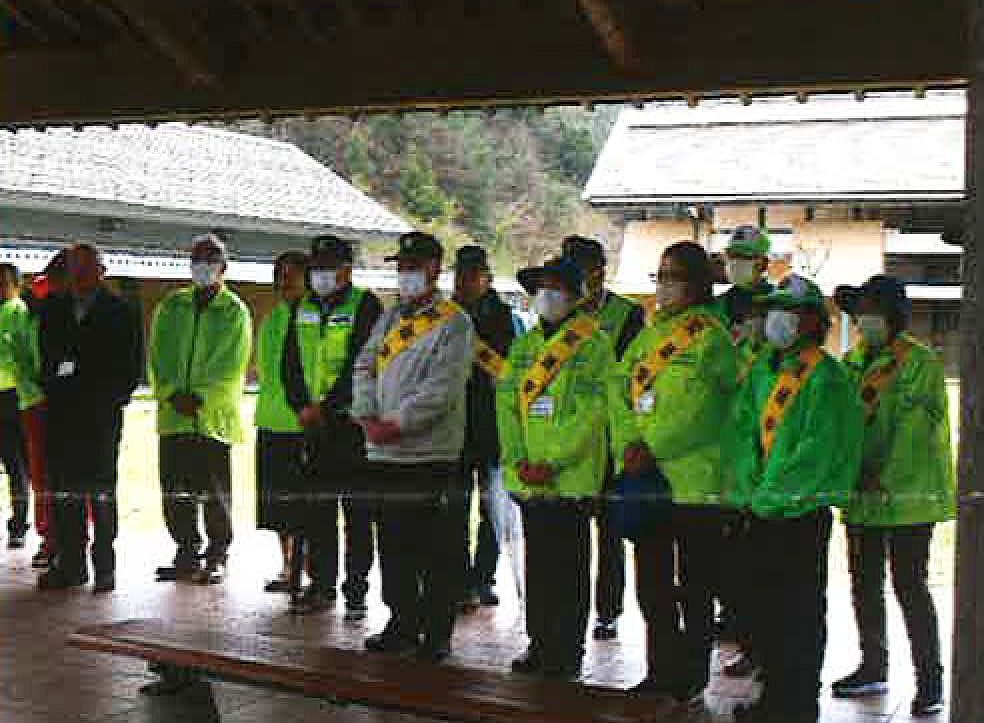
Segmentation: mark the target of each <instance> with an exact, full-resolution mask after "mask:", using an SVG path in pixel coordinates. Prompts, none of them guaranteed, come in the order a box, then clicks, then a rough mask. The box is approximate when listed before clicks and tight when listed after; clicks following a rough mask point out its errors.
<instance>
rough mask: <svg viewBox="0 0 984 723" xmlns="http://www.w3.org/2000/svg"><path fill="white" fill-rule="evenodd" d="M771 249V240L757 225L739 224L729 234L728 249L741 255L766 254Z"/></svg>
mask: <svg viewBox="0 0 984 723" xmlns="http://www.w3.org/2000/svg"><path fill="white" fill-rule="evenodd" d="M771 249H772V240H771V239H770V238H769V234H767V233H766V232H765V231H763V230H762V229H760V228H758V227H757V226H751V225H747V226H739V227H738V228H736V229H735V231H734V233H733V234H731V240H729V241H728V249H727V250H728V251H730V252H732V253H736V254H741V255H742V256H766V255H767V254H768V253H769V251H770V250H771Z"/></svg>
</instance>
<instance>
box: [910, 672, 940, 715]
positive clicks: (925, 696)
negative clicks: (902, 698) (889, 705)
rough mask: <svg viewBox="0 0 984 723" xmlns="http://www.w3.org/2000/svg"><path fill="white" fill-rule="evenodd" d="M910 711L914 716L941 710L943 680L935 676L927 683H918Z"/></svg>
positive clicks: (936, 712)
mask: <svg viewBox="0 0 984 723" xmlns="http://www.w3.org/2000/svg"><path fill="white" fill-rule="evenodd" d="M909 710H910V713H911V714H912V715H913V716H915V717H923V716H930V715H936V714H938V713H942V712H943V680H942V678H937V679H935V680H932V681H929V682H928V683H919V685H918V686H917V687H916V697H915V698H913V699H912V706H911V707H910V709H909Z"/></svg>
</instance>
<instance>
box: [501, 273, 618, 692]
mask: <svg viewBox="0 0 984 723" xmlns="http://www.w3.org/2000/svg"><path fill="white" fill-rule="evenodd" d="M518 279H519V283H520V284H521V285H522V287H523V288H524V289H525V290H526V292H527V293H528V294H530V295H531V296H532V297H533V307H534V308H535V310H536V312H537V314H538V315H539V318H540V321H539V323H538V324H537V326H536V327H535V328H534V329H533V330H532V331H530V332H528V333H526V334H524V335H523V336H520V337H519V338H518V339H516V341H514V342H513V345H512V347H510V349H509V357H508V360H507V365H508V366H507V371H506V373H505V374H504V375H503V376H502V378H501V379H500V380H499V384H498V385H497V388H496V419H497V422H498V428H499V440H500V444H501V458H500V460H501V464H502V468H503V472H504V475H505V487H506V489H507V490H508V491H509V492H511V493H512V494H513V495H514V497H515V498H516V499H517V500H518V501H519V503H520V506H521V508H522V516H523V528H524V534H525V537H526V633H527V635H528V636H529V639H530V642H529V647H528V648H527V650H526V652H525V654H524V655H522V656H521V657H519V658H517V659H516V660H514V661H513V663H512V669H513V670H514V671H516V672H521V673H528V674H533V675H541V676H547V677H555V678H576V677H578V676H579V675H580V671H581V660H582V658H583V657H584V638H585V632H586V628H587V624H588V605H589V600H590V567H589V566H590V557H591V556H590V534H589V525H590V519H591V511H592V509H593V506H594V504H595V501H596V498H597V496H598V494H599V493H600V492H601V489H602V483H603V480H604V477H605V464H606V460H607V457H608V454H607V449H606V445H607V435H606V427H607V419H608V404H607V397H606V392H607V386H606V379H607V377H608V375H609V374H610V373H611V369H612V366H613V365H614V363H615V354H614V352H613V350H612V343H611V341H610V340H609V338H608V335H607V334H605V332H603V331H601V329H599V328H598V322H597V320H596V319H595V318H594V317H593V316H591V315H590V314H587V313H585V312H584V311H582V310H581V309H580V307H579V301H580V299H581V296H582V283H583V273H582V271H581V269H580V267H578V265H577V264H575V263H574V262H573V261H571V260H570V259H568V258H563V257H561V258H558V259H552V260H550V261H547V262H546V263H544V264H543V266H538V267H532V268H527V269H524V270H522V271H520V272H519V274H518Z"/></svg>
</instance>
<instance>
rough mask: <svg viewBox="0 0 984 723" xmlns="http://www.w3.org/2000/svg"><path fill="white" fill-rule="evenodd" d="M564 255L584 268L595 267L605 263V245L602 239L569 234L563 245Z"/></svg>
mask: <svg viewBox="0 0 984 723" xmlns="http://www.w3.org/2000/svg"><path fill="white" fill-rule="evenodd" d="M561 252H562V253H563V255H564V256H566V257H567V258H569V259H571V260H572V261H573V262H574V263H575V264H577V265H578V266H580V267H581V269H582V270H587V269H595V268H598V267H599V266H604V265H605V247H604V246H602V245H601V242H600V241H597V240H595V239H593V238H588V237H586V236H577V235H573V236H567V237H566V238H565V239H564V242H563V245H562V246H561Z"/></svg>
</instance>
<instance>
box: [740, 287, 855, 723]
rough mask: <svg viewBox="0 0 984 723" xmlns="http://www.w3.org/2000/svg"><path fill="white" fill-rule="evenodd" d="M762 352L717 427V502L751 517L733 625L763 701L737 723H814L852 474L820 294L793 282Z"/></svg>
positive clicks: (776, 301)
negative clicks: (742, 635) (831, 571)
mask: <svg viewBox="0 0 984 723" xmlns="http://www.w3.org/2000/svg"><path fill="white" fill-rule="evenodd" d="M763 301H764V303H765V304H766V305H767V307H768V309H769V311H768V315H767V316H766V322H765V334H766V338H767V339H768V341H769V343H770V345H771V348H769V349H767V350H765V351H764V352H763V353H762V354H761V355H760V356H759V358H758V360H757V361H756V362H755V364H753V365H752V368H751V370H750V371H749V373H748V376H747V377H746V379H745V382H744V384H743V385H742V386H741V388H740V389H739V392H738V395H737V398H736V400H735V403H734V405H733V407H732V412H731V415H730V418H729V419H728V420H727V421H726V424H725V427H724V444H723V447H722V459H726V460H728V461H729V462H728V464H727V465H726V466H725V467H724V470H723V471H724V494H725V499H726V502H728V503H729V504H730V505H731V506H733V507H736V508H739V509H741V510H743V511H744V512H745V514H747V515H748V519H747V532H746V534H745V535H744V536H742V537H741V538H740V544H741V545H742V546H743V552H744V555H743V559H744V560H746V561H747V567H746V575H747V578H746V584H745V586H744V587H743V594H742V595H741V596H740V597H739V598H738V599H737V600H736V601H735V604H736V606H737V610H736V614H737V615H738V617H739V618H740V619H742V620H743V621H744V622H745V624H747V625H748V626H749V630H750V632H751V635H752V640H753V641H754V642H755V650H756V653H757V655H758V658H759V662H760V663H761V667H762V673H763V676H762V677H763V680H764V686H763V689H762V696H761V698H760V699H759V700H758V701H757V702H756V703H754V704H752V705H749V706H742V707H740V708H739V709H738V710H736V711H735V719H736V720H737V721H740V722H741V723H747V722H748V721H754V723H764V722H766V721H768V722H769V723H772V722H776V723H778V721H782V723H816V721H817V720H818V718H819V704H818V700H817V696H818V693H819V690H820V671H821V668H822V665H823V658H824V652H825V649H826V607H827V557H828V548H829V543H830V531H831V524H832V515H831V506H833V505H836V506H843V505H844V504H845V503H846V501H847V499H848V495H849V493H850V490H851V489H852V488H853V486H854V482H855V479H856V477H857V474H858V470H859V467H860V462H861V442H862V437H863V428H862V426H863V425H862V417H861V403H860V401H859V400H858V395H857V392H856V390H855V388H854V386H853V385H852V383H851V380H850V378H849V377H848V375H847V372H846V371H845V369H844V367H843V366H842V365H841V364H840V362H838V361H837V360H835V359H833V358H832V357H830V356H829V355H828V354H827V353H826V352H824V351H823V349H822V348H821V345H822V344H823V341H824V339H826V336H827V332H828V331H829V328H830V320H829V317H828V312H827V307H826V304H825V300H824V298H823V293H822V292H821V291H820V289H819V288H818V287H817V286H816V284H814V283H813V282H811V281H809V280H808V279H806V278H803V277H801V276H798V275H795V274H791V275H790V276H788V277H786V279H784V280H783V281H782V283H781V284H780V285H779V287H778V288H777V289H776V290H775V291H773V292H772V293H771V294H769V295H768V296H767V297H766V298H765V299H764V300H763Z"/></svg>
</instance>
